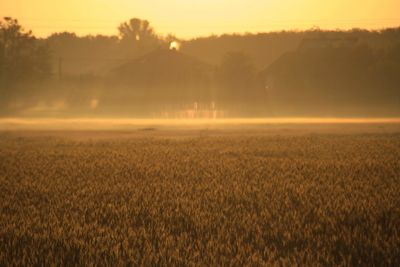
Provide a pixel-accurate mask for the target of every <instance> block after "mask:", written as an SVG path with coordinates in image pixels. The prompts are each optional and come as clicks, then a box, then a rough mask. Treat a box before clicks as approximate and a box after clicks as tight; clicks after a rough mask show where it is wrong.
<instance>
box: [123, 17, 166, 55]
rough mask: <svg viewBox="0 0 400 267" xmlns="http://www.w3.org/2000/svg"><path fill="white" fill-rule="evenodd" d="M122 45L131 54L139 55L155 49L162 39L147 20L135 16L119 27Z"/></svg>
mask: <svg viewBox="0 0 400 267" xmlns="http://www.w3.org/2000/svg"><path fill="white" fill-rule="evenodd" d="M118 30H119V36H120V39H121V45H122V46H123V48H124V49H126V50H127V51H128V55H129V56H138V55H141V54H143V53H145V52H149V51H151V50H153V49H155V48H156V47H157V46H159V45H160V44H161V39H160V38H159V37H158V36H157V34H156V33H155V32H154V30H153V28H152V27H151V26H150V23H149V22H148V21H147V20H141V19H138V18H133V19H131V20H129V21H128V22H124V23H121V25H120V26H119V27H118Z"/></svg>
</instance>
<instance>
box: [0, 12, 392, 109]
mask: <svg viewBox="0 0 400 267" xmlns="http://www.w3.org/2000/svg"><path fill="white" fill-rule="evenodd" d="M118 32H119V34H118V35H115V36H105V35H96V36H92V35H89V36H77V35H76V34H75V33H72V32H61V33H54V34H52V35H50V36H48V37H46V38H37V37H35V36H34V35H33V33H32V32H31V31H28V30H25V29H24V28H23V27H22V26H21V25H20V24H19V22H18V21H17V20H16V19H13V18H9V17H6V18H3V19H2V20H1V21H0V94H1V98H0V111H1V113H2V114H6V115H8V114H10V113H13V112H19V111H20V110H23V109H28V108H29V107H32V106H37V103H39V102H40V103H42V102H46V103H47V102H51V101H53V100H54V99H55V98H62V99H61V100H60V99H59V100H57V101H59V102H63V103H64V102H65V103H66V104H65V105H69V106H71V107H75V108H77V107H78V106H85V105H86V106H87V103H88V102H90V101H92V100H93V99H96V101H97V99H99V98H101V97H103V98H104V99H108V101H109V102H110V101H111V100H110V99H114V104H111V103H109V106H118V105H119V103H122V102H123V101H127V102H128V103H127V104H126V105H133V106H135V107H138V105H139V104H140V103H141V102H143V99H144V98H143V95H146V94H147V97H146V99H147V100H146V101H150V100H149V97H148V96H149V95H150V98H151V97H152V96H153V95H152V94H153V93H154V92H156V93H154V95H162V94H160V93H157V92H162V91H165V92H167V90H166V87H167V86H169V87H174V86H175V87H176V88H175V90H176V91H177V92H175V93H176V94H174V93H170V94H169V95H177V97H176V99H173V98H168V97H167V96H166V97H165V98H164V100H161V101H160V102H157V104H160V103H162V101H164V102H168V101H169V102H174V101H177V99H178V98H182V97H180V96H182V94H181V93H180V92H181V91H182V90H183V91H184V90H186V91H189V90H190V89H189V88H188V87H189V86H188V84H193V83H198V86H193V88H194V89H193V90H192V91H193V93H191V94H192V95H191V97H188V98H187V99H188V100H187V101H189V99H190V101H192V100H195V99H198V98H199V99H200V98H201V97H202V98H203V99H204V97H203V96H204V95H205V94H204V92H201V91H202V90H203V91H207V92H209V93H208V94H207V96H208V99H207V97H206V98H205V99H207V101H210V102H211V101H215V100H218V102H219V103H220V104H221V105H225V107H226V108H236V107H239V106H241V107H242V110H250V109H251V108H254V107H256V106H257V108H256V109H257V110H260V111H263V112H266V113H268V112H269V113H268V114H276V115H281V114H282V115H295V114H296V113H304V114H305V115H309V114H310V115H312V113H313V111H312V109H311V108H310V105H309V103H314V104H315V105H313V106H317V107H318V108H315V107H314V110H318V113H319V111H320V110H324V107H325V108H326V110H328V109H327V107H328V106H331V107H330V108H329V111H328V113H330V114H338V110H339V109H340V107H343V106H346V107H350V106H355V107H356V106H357V105H359V106H362V109H361V110H362V112H364V111H365V110H366V109H368V107H371V106H374V107H376V109H375V111H376V112H377V114H378V113H380V112H382V111H385V106H387V105H388V104H390V107H391V108H390V110H391V112H392V113H391V114H397V112H399V109H398V108H397V107H396V106H397V104H399V102H398V101H399V95H400V93H399V89H398V86H397V84H399V82H400V81H399V77H400V63H399V62H400V49H399V48H400V28H392V29H383V30H380V31H368V30H364V29H353V30H349V31H341V30H336V31H326V30H320V29H318V28H314V29H310V30H307V31H282V32H272V33H258V34H243V35H240V34H230V35H220V36H209V37H202V38H194V39H190V40H180V39H179V38H177V37H176V36H173V35H168V36H161V35H159V34H157V32H156V31H155V30H154V29H153V28H152V26H151V25H150V23H149V22H148V21H146V20H141V19H137V18H133V19H131V20H129V21H126V22H123V23H121V24H120V26H119V27H118ZM173 41H176V42H179V43H180V51H179V54H182V55H184V56H174V57H172V58H169V59H168V60H170V61H171V60H173V61H175V60H176V61H179V60H181V61H179V62H181V67H182V70H187V69H193V71H191V72H190V71H182V72H181V73H182V74H183V75H184V76H186V80H190V79H192V81H191V82H190V81H189V82H188V83H187V84H180V86H176V84H177V83H176V81H174V82H171V81H170V80H171V77H175V76H173V75H170V77H169V79H166V80H163V79H161V78H160V83H159V85H158V87H157V88H155V89H154V90H155V91H154V90H153V93H152V94H150V93H149V91H146V90H148V89H146V88H145V87H146V86H144V85H145V84H146V83H147V84H148V83H149V82H147V81H141V84H140V86H139V85H138V84H137V83H135V80H132V79H131V80H129V81H127V82H126V83H125V84H121V83H120V84H119V86H118V87H116V86H115V83H114V82H113V81H112V79H111V78H110V77H111V76H112V75H111V74H112V73H115V71H116V70H117V69H121V66H124V65H129V64H131V65H132V64H137V65H138V66H144V65H141V64H142V63H141V61H140V60H142V61H146V60H150V59H152V60H153V61H151V64H152V65H151V66H153V67H154V68H150V67H149V68H148V69H147V70H146V71H147V73H146V74H148V75H141V76H142V77H143V76H146V77H147V76H148V77H149V78H148V79H157V77H158V76H159V77H161V76H162V75H164V76H168V75H169V74H171V73H170V72H168V71H165V70H164V69H167V70H168V65H167V66H166V67H164V69H162V68H161V67H160V66H161V65H162V64H164V62H163V61H162V60H160V59H154V57H151V56H149V55H152V53H153V51H168V49H169V47H170V44H171V42H173ZM159 55H162V53H161V54H159ZM160 57H162V56H160ZM166 60H167V59H166ZM168 60H167V61H168ZM196 60H197V61H198V62H197V63H195V61H196ZM199 62H202V64H203V63H204V64H203V65H202V64H200V63H199ZM157 65H159V66H157ZM200 65H201V66H202V67H201V68H200V69H202V71H203V70H204V69H207V71H203V72H202V74H201V75H200V74H196V72H198V73H200V71H199V70H198V69H196V68H197V67H198V66H200ZM157 68H158V70H159V72H155V71H154V69H157ZM128 71H129V68H128ZM132 71H133V69H132ZM135 71H136V72H137V73H139V74H140V73H143V71H144V70H137V69H136V70H135ZM140 71H142V72H140ZM162 71H163V73H162ZM204 73H205V74H204ZM154 74H157V75H158V76H154ZM203 74H204V75H203ZM199 75H200V76H201V78H199V77H197V76H199ZM132 76H134V75H132ZM139 76H140V75H139ZM180 76H182V75H180ZM195 76H196V77H195ZM176 77H177V79H178V78H179V79H182V77H179V75H176ZM142 80H143V79H142ZM162 81H166V82H165V83H162ZM167 81H168V82H171V83H170V84H169V85H168V84H167V83H168V82H167ZM111 85H112V86H111ZM110 87H112V88H110ZM157 90H158V91H157ZM168 90H170V91H168V92H172V91H171V90H174V89H173V88H172V89H168ZM146 92H147V93H146ZM196 92H197V93H196ZM359 99H362V101H360V100H359ZM374 99H375V100H376V101H375V102H378V103H372V105H371V103H370V102H371V101H372V100H374ZM53 102H54V101H53ZM372 102H373V101H372ZM46 103H45V104H43V105H44V106H46V107H48V106H49V105H48V104H46ZM80 103H82V104H80ZM142 104H143V103H142ZM146 104H147V102H146ZM167 104H171V103H167ZM65 105H64V104H63V105H60V106H65ZM74 105H75V106H74ZM56 106H57V105H56ZM398 106H400V105H398ZM44 110H45V109H44ZM271 110H273V111H271ZM343 110H345V111H346V112H350V113H351V112H353V111H352V110H351V108H347V109H343ZM358 110H360V109H358ZM375 111H373V112H375ZM104 112H106V111H104ZM343 112H344V111H343ZM373 112H372V113H373ZM261 113H262V112H261ZM261 113H259V114H261ZM314 113H315V111H314ZM356 113H357V112H355V113H354V114H356ZM364 113H365V112H364ZM389 113H390V112H389ZM268 114H267V115H268Z"/></svg>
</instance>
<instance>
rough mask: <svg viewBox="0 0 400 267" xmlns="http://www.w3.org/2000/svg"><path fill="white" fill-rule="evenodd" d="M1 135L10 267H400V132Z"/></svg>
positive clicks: (0, 253) (0, 204) (3, 241)
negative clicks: (274, 266)
mask: <svg viewBox="0 0 400 267" xmlns="http://www.w3.org/2000/svg"><path fill="white" fill-rule="evenodd" d="M352 127H353V126H351V125H349V126H340V127H331V128H329V127H322V126H321V127H316V126H315V127H310V128H306V127H298V128H296V127H292V128H287V127H286V128H285V127H284V126H282V127H275V128H268V129H267V128H261V127H260V128H252V129H251V130H233V129H220V130H218V129H209V130H198V129H187V130H179V129H170V130H167V129H164V128H162V129H159V128H157V127H155V128H143V129H136V130H133V129H130V130H126V131H119V132H117V131H93V132H91V131H85V132H78V131H71V132H68V131H64V132H60V131H30V132H28V131H3V132H0V266H12V265H15V266H21V265H23V266H33V265H39V266H48V265H56V266H59V265H68V266H75V265H78V266H82V265H100V266H103V265H112V266H121V265H143V266H155V265H159V266H160V265H161V266H166V265H167V266H265V265H278V266H293V265H294V266H295V265H302V266H303V265H308V266H340V265H343V266H348V265H354V266H371V265H375V266H400V130H399V127H398V126H391V127H389V128H388V127H386V126H371V127H369V126H368V127H367V126H354V127H353V128H352Z"/></svg>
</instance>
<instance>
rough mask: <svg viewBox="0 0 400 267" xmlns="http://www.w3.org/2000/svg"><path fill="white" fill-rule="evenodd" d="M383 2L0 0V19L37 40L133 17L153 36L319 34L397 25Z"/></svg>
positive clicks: (112, 27) (391, 4)
mask: <svg viewBox="0 0 400 267" xmlns="http://www.w3.org/2000/svg"><path fill="white" fill-rule="evenodd" d="M96 2H97V3H96ZM384 2H385V3H384V4H382V2H381V1H368V2H367V3H365V1H360V0H357V1H352V3H350V4H349V3H347V2H346V1H344V0H340V1H335V3H323V4H319V3H318V1H317V2H316V1H315V0H302V1H291V0H287V1H269V2H268V3H265V2H263V1H259V0H258V1H255V2H254V3H252V5H246V4H245V2H244V1H226V0H219V1H216V2H215V1H214V2H213V3H210V2H207V1H206V2H201V3H193V2H190V3H187V1H181V0H175V1H170V2H168V3H166V2H165V1H159V0H157V1H155V2H154V1H153V2H152V3H149V2H145V1H138V2H136V3H130V2H129V1H125V0H118V1H113V3H101V4H98V1H94V0H90V1H85V2H84V3H81V2H79V1H76V0H74V1H59V2H57V4H55V3H53V2H52V1H48V0H41V1H35V3H32V2H29V1H26V0H22V1H18V2H16V3H9V2H6V1H3V0H2V1H0V9H1V10H2V12H1V13H0V15H1V16H2V17H5V16H11V17H13V18H16V19H18V20H19V21H20V22H21V24H22V25H24V26H25V28H26V29H29V30H32V32H33V34H35V35H36V36H38V37H41V38H46V37H48V36H50V35H51V34H52V33H57V32H74V33H76V34H77V35H78V36H86V35H108V36H109V35H117V34H118V30H117V27H118V25H119V24H120V23H122V22H123V21H126V20H128V19H129V18H131V17H139V18H141V19H146V20H149V22H150V23H151V25H152V26H153V28H154V29H155V31H156V33H157V34H160V35H163V36H166V35H168V34H174V35H176V36H178V37H179V38H182V39H193V38H199V37H206V36H210V35H222V34H234V33H236V34H246V33H252V34H255V33H268V32H279V31H304V30H308V29H311V28H315V27H318V28H320V29H322V30H351V29H354V28H362V29H366V30H379V29H384V28H394V27H399V26H400V17H398V15H397V12H396V10H399V9H400V3H398V2H396V1H393V0H386V1H384ZM227 5H228V7H227ZM88 10H90V12H88ZM354 10H356V11H357V12H354Z"/></svg>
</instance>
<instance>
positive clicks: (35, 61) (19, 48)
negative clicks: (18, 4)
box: [0, 17, 51, 101]
mask: <svg viewBox="0 0 400 267" xmlns="http://www.w3.org/2000/svg"><path fill="white" fill-rule="evenodd" d="M0 49H1V50H0V90H1V91H0V92H1V94H2V97H1V99H2V100H3V101H6V100H5V99H7V96H9V95H10V94H12V91H13V90H15V88H14V86H15V85H16V84H18V83H22V82H31V81H37V80H40V79H43V78H45V77H46V76H48V75H49V74H50V70H51V69H50V64H49V58H50V54H49V49H48V47H47V46H46V45H44V44H43V42H40V41H39V40H37V39H36V38H35V37H34V36H33V35H32V32H31V31H25V30H24V29H23V28H22V26H21V25H20V24H19V23H18V20H16V19H13V18H10V17H5V18H4V19H3V20H2V21H0Z"/></svg>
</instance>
